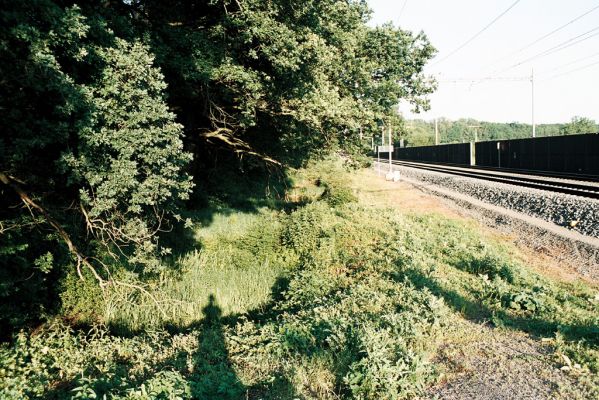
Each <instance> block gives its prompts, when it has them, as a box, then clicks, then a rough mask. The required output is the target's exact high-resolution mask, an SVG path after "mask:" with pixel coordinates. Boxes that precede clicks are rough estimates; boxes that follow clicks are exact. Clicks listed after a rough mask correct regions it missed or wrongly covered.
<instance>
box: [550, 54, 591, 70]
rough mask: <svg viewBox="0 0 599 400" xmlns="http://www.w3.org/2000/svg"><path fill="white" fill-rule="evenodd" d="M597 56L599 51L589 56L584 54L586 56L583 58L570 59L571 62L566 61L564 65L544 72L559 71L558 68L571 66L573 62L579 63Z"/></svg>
mask: <svg viewBox="0 0 599 400" xmlns="http://www.w3.org/2000/svg"><path fill="white" fill-rule="evenodd" d="M597 56H599V52H597V53H593V54H591V55H589V56H584V57H581V58H577V59H576V60H574V61H570V62H568V63H566V64H562V65H560V66H558V67H555V68H553V69H550V70H549V71H547V72H545V73H544V75H547V74H548V73H550V72H553V71H558V70H560V69H562V68H565V67H569V66H570V65H572V64H577V63H579V62H581V61H586V60H590V59H591V58H595V57H597Z"/></svg>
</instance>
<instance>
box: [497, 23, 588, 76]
mask: <svg viewBox="0 0 599 400" xmlns="http://www.w3.org/2000/svg"><path fill="white" fill-rule="evenodd" d="M596 31H599V26H597V27H595V28H593V29H591V30H589V31H586V32H584V33H581V34H580V35H577V36H575V37H572V38H570V39H567V40H565V41H563V42H561V43H560V44H558V45H556V46H553V47H551V48H549V49H547V50H544V51H542V52H540V53H537V54H535V55H534V56H531V57H528V58H526V59H524V60H522V61H519V62H517V63H515V64H512V65H510V66H509V67H506V68H504V69H501V70H496V71H493V72H492V73H491V74H490V75H498V74H502V73H504V72H506V71H509V70H511V69H513V68H516V67H518V66H520V65H523V64H526V63H527V62H530V61H533V60H536V59H537V58H542V57H546V56H548V55H551V54H554V53H557V52H558V51H562V50H565V49H567V48H569V47H572V46H574V45H576V44H578V43H581V42H584V41H586V40H588V39H591V38H593V37H595V36H597V35H599V32H596ZM593 32H595V33H593ZM591 33H593V34H592V35H589V34H591ZM586 35H588V36H586ZM583 36H586V37H583Z"/></svg>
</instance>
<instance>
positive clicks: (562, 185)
mask: <svg viewBox="0 0 599 400" xmlns="http://www.w3.org/2000/svg"><path fill="white" fill-rule="evenodd" d="M393 164H395V165H400V166H404V167H410V168H418V169H424V170H428V171H433V172H442V173H446V174H451V175H458V176H463V177H467V178H476V179H482V180H486V181H492V182H499V183H505V184H510V185H516V186H523V187H528V188H532V189H539V190H545V191H550V192H557V193H563V194H569V195H573V196H580V197H585V198H592V199H599V187H597V186H589V185H584V184H578V183H568V182H556V181H549V180H547V179H541V178H529V177H524V176H521V177H516V176H505V175H500V174H496V173H493V172H488V171H487V170H479V171H477V170H474V169H471V168H460V167H444V166H439V165H436V164H425V163H415V162H410V161H397V160H395V161H393Z"/></svg>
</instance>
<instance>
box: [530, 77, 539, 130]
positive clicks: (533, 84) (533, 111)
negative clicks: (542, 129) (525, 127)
mask: <svg viewBox="0 0 599 400" xmlns="http://www.w3.org/2000/svg"><path fill="white" fill-rule="evenodd" d="M530 83H531V84H532V85H531V89H532V99H531V100H532V102H531V103H532V137H533V138H534V137H537V127H536V126H535V69H534V68H533V69H532V71H531V74H530Z"/></svg>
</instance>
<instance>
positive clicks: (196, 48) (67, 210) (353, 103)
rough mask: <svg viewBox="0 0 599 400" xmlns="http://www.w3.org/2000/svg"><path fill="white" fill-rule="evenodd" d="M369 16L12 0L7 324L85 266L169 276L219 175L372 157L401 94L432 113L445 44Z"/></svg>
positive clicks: (314, 4)
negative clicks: (439, 49)
mask: <svg viewBox="0 0 599 400" xmlns="http://www.w3.org/2000/svg"><path fill="white" fill-rule="evenodd" d="M369 18H370V10H369V8H368V6H367V4H366V1H364V0H306V1H300V2H298V1H292V0H272V1H262V0H198V1H184V0H174V1H160V0H127V1H125V0H95V1H94V0H92V1H84V2H77V3H76V2H74V1H68V0H64V1H63V0H28V1H9V0H0V125H1V126H2V134H1V135H0V182H1V183H0V191H1V197H0V325H1V326H3V327H5V328H7V327H13V326H19V325H20V324H23V323H27V321H28V320H30V319H35V318H38V317H39V316H42V315H45V314H47V313H49V312H50V311H51V310H52V309H54V308H55V307H57V302H56V300H57V299H58V293H59V292H60V290H61V289H60V288H61V285H62V284H63V283H64V282H65V279H67V278H69V277H70V278H69V279H71V281H77V280H78V279H88V280H95V281H96V282H97V283H98V284H99V285H101V286H109V285H113V284H115V282H116V281H117V280H120V281H123V282H133V281H135V280H138V279H146V278H147V279H151V278H152V277H153V276H156V274H159V273H160V272H161V270H162V269H163V268H164V266H163V263H162V262H161V258H162V257H163V256H164V255H166V254H168V253H169V248H168V246H164V245H161V243H160V242H159V236H160V232H163V231H166V230H169V229H171V227H172V225H173V223H175V222H177V220H180V219H181V217H180V210H181V209H182V207H183V206H184V205H185V203H186V202H188V200H189V199H190V198H198V196H201V195H202V194H203V191H204V189H205V187H206V185H205V182H206V179H208V178H207V177H208V176H215V175H216V176H218V175H219V171H222V170H224V169H227V168H233V169H235V168H237V170H239V169H243V171H245V172H248V171H251V170H252V169H254V170H260V171H272V170H273V169H276V168H281V166H282V165H289V164H291V165H297V164H298V163H301V162H302V161H303V160H305V159H306V158H307V157H309V156H310V155H312V154H315V153H318V152H321V151H328V150H330V149H336V148H342V149H344V150H346V151H357V150H359V149H360V146H361V143H360V141H359V139H358V138H359V133H358V132H362V134H363V135H366V136H367V135H369V134H372V133H374V132H378V129H379V125H380V124H381V123H383V122H384V123H387V124H389V123H390V122H393V123H395V124H398V125H399V119H398V117H397V115H396V114H395V112H394V111H393V110H394V106H395V105H396V104H398V102H399V100H400V99H404V100H407V101H409V102H411V103H412V104H413V105H414V107H415V108H416V109H423V108H424V109H426V108H427V107H428V101H427V99H426V96H427V95H428V94H429V93H431V92H432V91H433V90H434V89H435V83H434V81H433V80H432V79H430V78H429V77H427V76H425V75H424V74H423V72H422V69H423V66H424V65H425V64H426V62H427V60H429V59H430V58H431V57H432V56H433V55H434V52H435V50H434V48H433V47H432V46H431V44H430V43H429V41H428V39H427V38H426V36H425V35H424V34H422V33H420V34H412V33H411V32H408V31H403V30H401V29H398V28H395V27H393V26H391V25H384V26H381V27H375V28H373V27H370V26H368V25H367V22H368V20H369ZM231 165H233V167H231ZM215 171H216V172H215ZM73 276H74V277H76V279H75V280H73V279H72V278H73ZM67 280H68V279H67Z"/></svg>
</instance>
